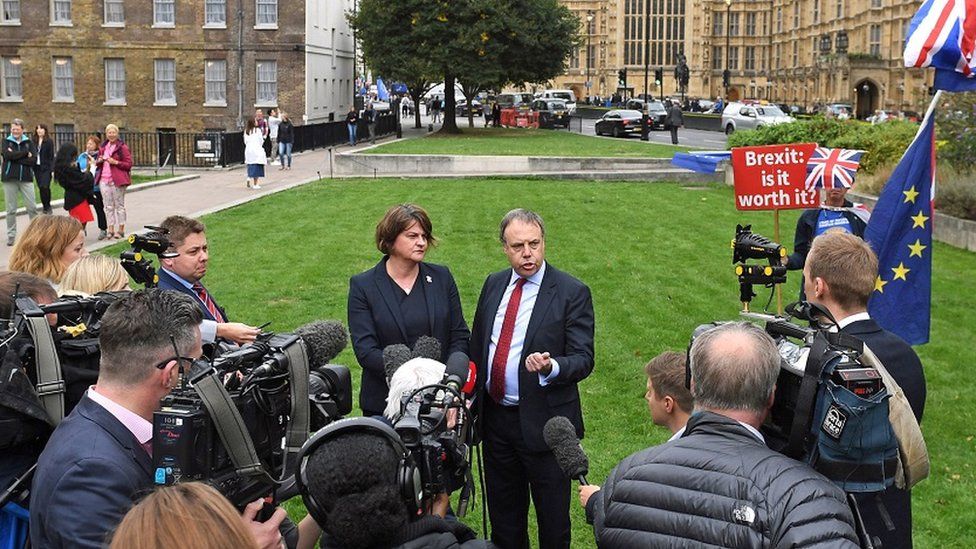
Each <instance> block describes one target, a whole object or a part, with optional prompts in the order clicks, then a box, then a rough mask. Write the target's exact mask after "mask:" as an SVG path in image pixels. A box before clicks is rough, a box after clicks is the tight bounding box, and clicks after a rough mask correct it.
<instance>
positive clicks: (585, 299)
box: [469, 209, 594, 549]
mask: <svg viewBox="0 0 976 549" xmlns="http://www.w3.org/2000/svg"><path fill="white" fill-rule="evenodd" d="M500 239H501V241H502V245H503V248H504V251H505V255H506V256H507V257H508V260H509V263H511V266H512V268H510V269H505V270H504V271H500V272H497V273H494V274H492V275H490V276H489V277H488V279H487V280H486V281H485V285H484V287H483V288H482V290H481V297H480V298H479V299H478V308H477V311H476V312H475V317H474V325H473V329H472V330H471V351H470V353H469V355H470V356H471V358H472V359H473V360H474V361H475V363H476V364H477V366H478V379H479V384H478V386H479V388H480V394H479V397H478V398H479V399H480V403H479V407H480V408H481V409H482V410H483V412H482V417H481V420H480V421H481V425H482V433H483V438H484V443H485V446H484V449H485V477H486V479H485V480H486V493H487V496H488V513H489V516H490V518H491V527H492V532H491V534H492V536H491V537H492V541H493V542H494V543H495V544H496V545H498V546H499V547H505V548H506V549H512V548H515V549H519V548H526V549H527V548H528V547H529V539H528V533H527V528H528V517H527V515H528V510H529V495H530V492H531V496H532V500H533V502H534V503H535V509H536V517H537V519H538V523H539V544H540V546H541V547H542V549H547V548H550V547H569V546H570V520H569V500H570V479H569V477H567V476H566V475H565V473H563V471H562V470H561V469H560V468H559V466H558V464H557V463H556V461H555V458H554V457H553V455H552V452H551V451H550V450H549V448H548V447H547V446H546V443H545V440H544V439H543V436H542V430H543V427H544V426H545V424H546V422H547V421H548V420H549V419H550V418H553V417H555V416H564V417H566V418H568V419H569V421H570V422H571V423H572V424H573V426H574V427H575V428H576V434H577V435H578V436H579V437H580V438H582V437H583V414H582V410H581V408H580V398H579V391H578V389H577V386H576V385H577V383H579V382H580V381H582V380H583V379H585V378H586V377H587V376H589V375H590V372H592V371H593V324H594V321H593V301H592V298H591V296H590V289H589V288H587V286H586V285H585V284H583V283H582V282H580V281H579V280H577V279H575V278H573V277H572V276H570V275H568V274H566V273H564V272H562V271H559V270H557V269H556V268H555V267H553V266H552V265H550V264H548V263H546V261H545V226H544V225H543V222H542V218H541V217H539V215H538V214H536V213H535V212H531V211H528V210H524V209H517V210H512V211H511V212H509V213H508V214H507V215H505V217H504V219H503V220H502V223H501V227H500Z"/></svg>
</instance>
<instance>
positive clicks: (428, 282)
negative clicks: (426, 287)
mask: <svg viewBox="0 0 976 549" xmlns="http://www.w3.org/2000/svg"><path fill="white" fill-rule="evenodd" d="M425 278H426V279H427V284H430V283H431V282H433V280H431V278H430V275H427V276H426V277H425Z"/></svg>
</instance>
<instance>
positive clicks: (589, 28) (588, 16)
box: [586, 11, 593, 99]
mask: <svg viewBox="0 0 976 549" xmlns="http://www.w3.org/2000/svg"><path fill="white" fill-rule="evenodd" d="M592 25H593V12H592V11H588V12H586V98H587V99H589V98H590V36H591V35H592V34H593V29H592Z"/></svg>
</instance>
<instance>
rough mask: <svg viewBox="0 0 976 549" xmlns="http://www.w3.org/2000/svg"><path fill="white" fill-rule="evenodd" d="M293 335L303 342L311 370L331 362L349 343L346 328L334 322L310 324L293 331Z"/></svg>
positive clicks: (326, 321)
mask: <svg viewBox="0 0 976 549" xmlns="http://www.w3.org/2000/svg"><path fill="white" fill-rule="evenodd" d="M295 335H297V336H299V337H301V338H302V341H304V342H305V348H306V350H307V351H308V363H309V366H310V367H311V368H312V369H315V368H318V367H320V366H325V365H326V364H329V363H330V362H332V360H333V359H334V358H335V357H337V356H339V353H341V352H342V350H343V349H345V348H346V342H347V341H349V333H348V332H346V327H345V326H343V325H342V323H341V322H339V321H336V320H316V321H314V322H310V323H308V324H306V325H304V326H302V327H300V328H298V329H297V330H295Z"/></svg>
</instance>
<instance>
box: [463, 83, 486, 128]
mask: <svg viewBox="0 0 976 549" xmlns="http://www.w3.org/2000/svg"><path fill="white" fill-rule="evenodd" d="M476 95H478V90H472V91H471V95H468V92H467V90H465V92H464V100H465V101H467V102H468V127H469V128H474V108H473V107H472V104H471V102H472V101H474V98H475V96H476ZM482 116H484V111H482Z"/></svg>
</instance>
